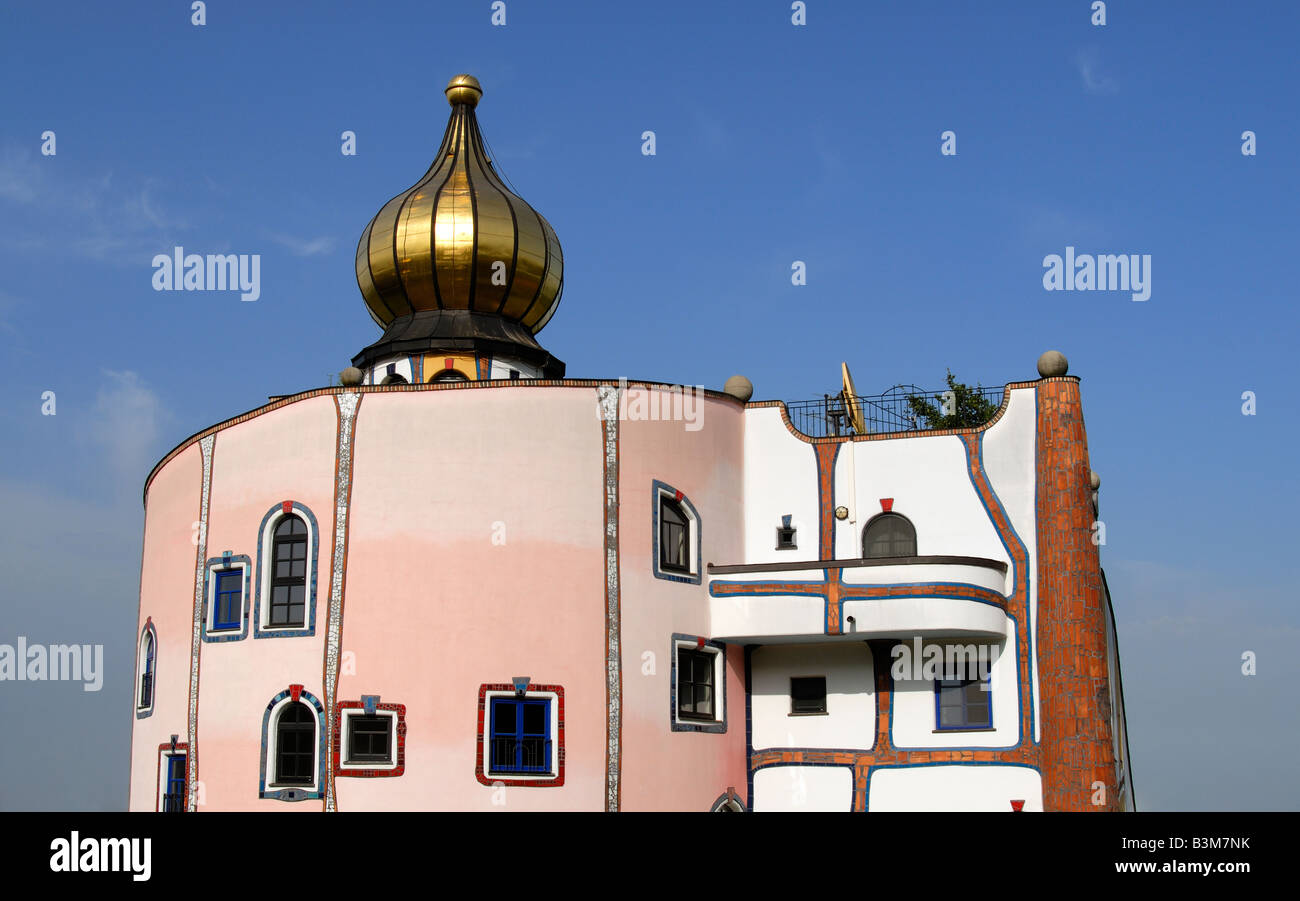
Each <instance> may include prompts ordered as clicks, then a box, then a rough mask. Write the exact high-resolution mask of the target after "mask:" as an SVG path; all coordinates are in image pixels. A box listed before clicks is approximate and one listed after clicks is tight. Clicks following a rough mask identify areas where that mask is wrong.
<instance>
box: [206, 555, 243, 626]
mask: <svg viewBox="0 0 1300 901" xmlns="http://www.w3.org/2000/svg"><path fill="white" fill-rule="evenodd" d="M216 577H217V584H216V589H215V591H214V592H213V598H212V606H213V614H212V630H213V631H214V632H216V631H220V630H223V629H238V628H239V626H240V620H241V618H242V614H243V610H244V571H243V570H242V569H227V570H224V571H221V572H218V573H216Z"/></svg>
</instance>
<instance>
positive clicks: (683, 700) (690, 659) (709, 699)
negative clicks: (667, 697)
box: [677, 649, 716, 723]
mask: <svg viewBox="0 0 1300 901" xmlns="http://www.w3.org/2000/svg"><path fill="white" fill-rule="evenodd" d="M713 657H714V655H713V654H710V653H708V652H706V651H689V650H685V649H683V650H680V651H678V652H677V715H678V716H679V717H681V718H682V719H684V720H704V721H705V722H706V723H711V722H713V721H714V719H715V716H714V706H715V705H714V691H715V688H716V686H715V685H714V684H713V683H714V679H713Z"/></svg>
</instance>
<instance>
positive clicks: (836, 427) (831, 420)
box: [786, 385, 1004, 438]
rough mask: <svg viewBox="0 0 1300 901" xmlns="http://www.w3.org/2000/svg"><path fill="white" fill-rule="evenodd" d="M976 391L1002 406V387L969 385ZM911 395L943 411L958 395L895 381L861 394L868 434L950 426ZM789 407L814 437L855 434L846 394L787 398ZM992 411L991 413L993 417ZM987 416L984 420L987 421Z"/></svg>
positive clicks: (792, 417) (971, 423)
mask: <svg viewBox="0 0 1300 901" xmlns="http://www.w3.org/2000/svg"><path fill="white" fill-rule="evenodd" d="M966 390H968V391H969V392H970V393H971V394H973V395H978V396H979V397H981V398H983V400H985V401H986V402H987V403H989V404H991V405H992V407H991V409H992V410H994V411H996V410H997V408H998V407H1000V406H1002V393H1003V390H1004V389H1002V388H969V389H966ZM909 397H915V398H918V399H920V400H924V401H926V402H928V403H929V404H931V405H932V406H933V408H934V409H935V410H937V411H938V412H939V413H940V414H941V415H942V414H943V413H947V412H951V411H952V408H953V406H954V404H955V398H954V395H953V393H952V392H951V391H924V390H922V389H920V388H918V387H916V386H915V385H895V386H894V387H892V388H890V389H889V390H888V391H886V392H885V393H884V394H874V395H867V394H859V395H857V400H858V403H859V404H860V405H861V407H862V419H863V424H864V425H865V426H866V434H868V435H882V434H888V433H890V432H914V431H924V430H927V429H937V428H947V427H948V426H946V425H941V424H939V423H936V422H932V421H930V420H929V419H927V418H926V417H925V416H923V415H921V414H919V413H918V412H917V411H916V410H915V409H914V408H913V405H912V404H911V403H909V402H908V398H909ZM786 409H787V410H789V411H790V423H791V424H792V425H793V426H794V427H795V428H796V429H798V430H799V431H800V432H802V433H803V434H805V435H807V436H808V437H810V438H825V437H828V436H837V435H852V434H854V429H853V426H852V425H851V423H850V416H849V411H848V410H847V409H846V408H845V403H844V397H843V395H842V394H827V395H823V396H822V398H821V400H797V401H787V402H786ZM991 416H992V413H990V418H991ZM987 421H988V419H985V420H984V422H987ZM983 424H984V423H983V422H974V421H967V422H964V423H963V425H966V426H976V425H983Z"/></svg>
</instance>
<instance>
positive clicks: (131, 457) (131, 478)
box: [89, 369, 168, 489]
mask: <svg viewBox="0 0 1300 901" xmlns="http://www.w3.org/2000/svg"><path fill="white" fill-rule="evenodd" d="M100 375H101V378H102V379H103V381H102V383H101V384H100V387H99V392H98V394H97V395H96V397H95V406H94V409H93V411H92V413H91V417H90V430H89V437H90V439H91V440H92V441H93V442H94V443H95V444H96V445H98V446H99V449H100V452H101V453H102V454H103V455H104V459H105V461H106V463H107V464H108V467H107V468H108V469H110V470H111V471H112V473H113V474H114V475H115V476H116V477H117V478H118V480H119V481H120V482H121V483H122V484H126V485H130V486H131V487H132V489H134V488H135V487H136V486H138V485H140V484H141V483H143V481H144V477H145V475H146V474H147V473H148V471H149V469H150V467H151V466H152V465H153V463H154V461H155V459H156V458H157V456H158V443H159V440H160V436H161V435H162V430H163V426H164V424H165V421H166V420H167V419H168V414H167V412H166V411H165V410H164V408H163V405H162V401H161V399H160V398H159V397H158V394H157V393H156V392H155V391H154V390H153V389H152V388H150V387H149V386H148V385H146V384H145V383H144V380H143V379H141V378H140V376H139V375H138V374H137V373H135V372H132V371H130V370H125V371H122V372H115V371H113V370H111V369H105V370H103V371H102V372H101V373H100Z"/></svg>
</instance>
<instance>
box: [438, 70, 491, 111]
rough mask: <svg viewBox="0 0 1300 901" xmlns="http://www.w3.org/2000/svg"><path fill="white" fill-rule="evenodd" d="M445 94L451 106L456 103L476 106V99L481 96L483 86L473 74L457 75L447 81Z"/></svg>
mask: <svg viewBox="0 0 1300 901" xmlns="http://www.w3.org/2000/svg"><path fill="white" fill-rule="evenodd" d="M446 94H447V102H448V103H450V104H451V105H452V106H455V105H456V104H458V103H468V104H469V105H470V106H478V99H479V98H480V97H482V96H483V86H482V85H480V84H479V83H478V79H477V78H475V77H474V76H473V75H457V76H456V77H455V78H453V79H452V80H451V81H449V82H447V91H446Z"/></svg>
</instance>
